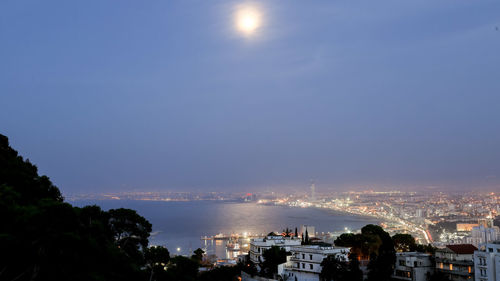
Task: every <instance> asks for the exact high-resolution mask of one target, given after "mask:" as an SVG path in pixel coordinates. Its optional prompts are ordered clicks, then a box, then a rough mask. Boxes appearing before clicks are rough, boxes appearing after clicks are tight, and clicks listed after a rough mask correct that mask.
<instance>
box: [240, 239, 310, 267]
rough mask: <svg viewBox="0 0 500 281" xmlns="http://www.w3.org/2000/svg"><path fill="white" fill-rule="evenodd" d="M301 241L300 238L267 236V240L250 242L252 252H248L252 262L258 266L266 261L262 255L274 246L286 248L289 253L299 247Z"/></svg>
mask: <svg viewBox="0 0 500 281" xmlns="http://www.w3.org/2000/svg"><path fill="white" fill-rule="evenodd" d="M300 244H301V240H300V239H299V238H291V237H283V236H267V237H265V238H256V239H252V240H251V241H250V251H249V252H248V254H249V256H250V261H252V262H253V263H254V264H255V265H256V266H258V265H259V263H261V262H263V261H264V259H263V257H262V254H263V253H264V251H265V250H268V249H269V248H271V247H272V246H279V247H280V248H284V249H285V250H286V251H287V252H289V251H290V248H291V247H293V246H299V245H300Z"/></svg>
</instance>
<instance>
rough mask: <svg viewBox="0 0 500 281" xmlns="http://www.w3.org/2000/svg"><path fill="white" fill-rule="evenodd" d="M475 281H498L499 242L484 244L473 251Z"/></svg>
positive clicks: (499, 279)
mask: <svg viewBox="0 0 500 281" xmlns="http://www.w3.org/2000/svg"><path fill="white" fill-rule="evenodd" d="M474 274H475V277H476V281H500V241H497V242H492V243H485V244H482V245H480V246H479V250H477V251H474Z"/></svg>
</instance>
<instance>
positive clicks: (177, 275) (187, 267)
mask: <svg viewBox="0 0 500 281" xmlns="http://www.w3.org/2000/svg"><path fill="white" fill-rule="evenodd" d="M198 268H199V263H198V262H196V261H194V260H192V259H190V258H186V257H183V256H176V257H174V258H172V259H171V260H170V266H169V268H168V270H167V274H166V280H168V281H195V280H197V276H198Z"/></svg>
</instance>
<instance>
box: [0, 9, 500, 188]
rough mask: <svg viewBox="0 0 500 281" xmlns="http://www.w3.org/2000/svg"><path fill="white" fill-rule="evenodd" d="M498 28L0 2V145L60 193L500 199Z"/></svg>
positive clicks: (470, 21) (377, 16) (489, 21)
mask: <svg viewBox="0 0 500 281" xmlns="http://www.w3.org/2000/svg"><path fill="white" fill-rule="evenodd" d="M241 9H250V10H251V11H253V12H254V13H257V14H258V19H256V21H257V22H255V23H254V22H251V24H255V26H252V27H251V28H252V30H251V31H248V32H245V31H242V30H240V29H239V27H238V24H239V23H238V20H239V19H238V18H237V15H238V13H239V11H241ZM499 28H500V1H498V0H481V1H471V0H439V1H436V0H418V1H416V0H414V1H402V0H378V1H356V0H355V1H353V0H342V1H339V0H325V1H303V0H302V1H298V0H297V1H293V0H286V1H277V0H276V1H272V0H267V1H255V2H245V1H215V0H210V1H207V0H200V1H188V0H179V1H174V0H169V1H163V0H162V1H124V0H120V1H102V0H95V1H89V0H87V1H67V0H61V1H51V0H44V1H34V0H33V1H23V0H2V1H0V133H2V134H5V135H7V136H8V137H9V138H10V141H11V145H12V146H13V147H14V148H15V149H16V150H18V151H20V153H21V154H22V155H24V156H25V157H27V158H29V159H30V161H32V162H33V163H35V164H36V165H37V166H38V167H39V170H40V172H41V173H44V174H47V175H48V176H49V177H50V178H51V179H52V180H53V181H54V183H55V184H56V185H57V186H58V187H59V188H61V190H62V191H63V193H65V194H68V193H90V192H104V191H130V190H144V191H146V190H200V191H211V190H221V191H224V190H226V191H238V190H241V191H243V190H245V191H246V190H264V189H265V188H268V187H273V188H276V189H279V188H281V189H285V188H288V189H289V190H294V189H300V188H307V185H308V184H309V181H310V180H311V179H314V180H315V181H316V186H317V189H318V190H322V189H323V190H326V189H331V190H342V189H349V188H390V189H395V188H415V189H417V188H418V189H421V188H429V187H432V188H442V189H446V188H454V189H468V190H471V189H479V188H486V189H490V190H500V30H498V29H499Z"/></svg>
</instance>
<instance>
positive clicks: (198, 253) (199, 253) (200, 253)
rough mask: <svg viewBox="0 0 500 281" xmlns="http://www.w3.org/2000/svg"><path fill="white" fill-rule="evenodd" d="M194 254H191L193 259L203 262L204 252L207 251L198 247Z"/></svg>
mask: <svg viewBox="0 0 500 281" xmlns="http://www.w3.org/2000/svg"><path fill="white" fill-rule="evenodd" d="M193 253H194V255H192V256H191V259H192V260H194V261H196V262H198V263H201V260H202V259H203V254H204V253H205V252H204V251H203V250H202V249H200V248H198V249H196V250H195V251H194V252H193Z"/></svg>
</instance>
